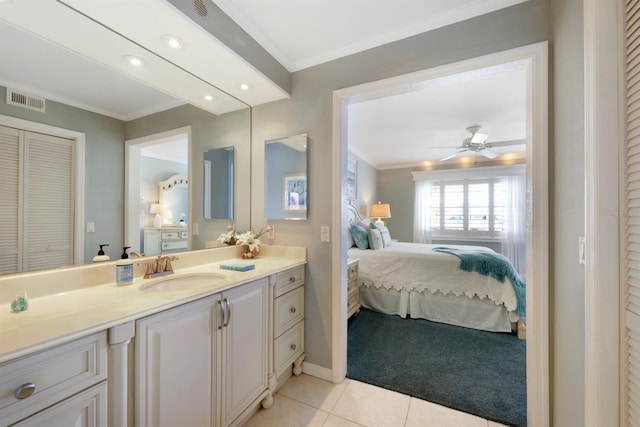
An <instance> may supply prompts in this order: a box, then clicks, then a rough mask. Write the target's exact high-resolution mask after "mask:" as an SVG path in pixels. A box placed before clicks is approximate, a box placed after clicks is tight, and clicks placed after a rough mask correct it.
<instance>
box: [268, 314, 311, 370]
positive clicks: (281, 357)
mask: <svg viewBox="0 0 640 427" xmlns="http://www.w3.org/2000/svg"><path fill="white" fill-rule="evenodd" d="M274 348H275V367H276V375H280V373H281V372H283V371H284V370H285V369H286V368H287V367H289V366H291V364H292V363H293V362H294V361H295V360H296V359H297V358H298V357H299V356H300V355H301V354H302V353H304V322H299V323H298V324H296V325H295V326H294V327H293V328H291V329H289V330H288V331H287V332H285V333H284V334H282V335H280V337H278V338H277V339H276V341H275V345H274Z"/></svg>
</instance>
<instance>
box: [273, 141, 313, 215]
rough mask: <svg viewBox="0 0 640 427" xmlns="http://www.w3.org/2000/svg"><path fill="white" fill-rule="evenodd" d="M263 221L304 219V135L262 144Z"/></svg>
mask: <svg viewBox="0 0 640 427" xmlns="http://www.w3.org/2000/svg"><path fill="white" fill-rule="evenodd" d="M264 161H265V164H264V169H265V181H264V182H265V188H264V199H265V202H264V203H265V207H264V212H265V218H266V219H306V218H307V206H308V203H309V200H308V195H307V135H306V134H300V135H294V136H289V137H286V138H278V139H272V140H269V141H266V142H265V147H264Z"/></svg>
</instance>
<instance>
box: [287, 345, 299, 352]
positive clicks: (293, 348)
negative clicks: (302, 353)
mask: <svg viewBox="0 0 640 427" xmlns="http://www.w3.org/2000/svg"><path fill="white" fill-rule="evenodd" d="M289 348H290V349H291V350H292V351H295V350H296V348H298V347H297V346H296V345H295V344H291V346H289Z"/></svg>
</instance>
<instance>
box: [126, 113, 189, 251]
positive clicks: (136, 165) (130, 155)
mask: <svg viewBox="0 0 640 427" xmlns="http://www.w3.org/2000/svg"><path fill="white" fill-rule="evenodd" d="M179 135H186V136H187V147H188V148H187V149H188V151H189V153H188V159H189V165H188V172H187V176H188V180H189V183H191V182H193V181H192V178H193V176H192V175H193V168H192V159H191V153H192V148H191V126H190V125H189V126H183V127H180V128H176V129H171V130H168V131H165V132H160V133H154V134H153V135H147V136H142V137H139V138H134V139H129V140H126V141H125V160H124V161H125V173H124V187H125V197H124V241H125V243H127V244H128V245H129V246H131V250H133V251H140V230H141V227H140V225H141V224H140V150H141V149H142V148H144V147H149V146H152V145H155V144H160V143H163V142H165V141H167V140H170V139H173V138H175V137H176V136H179ZM188 190H189V191H188V195H189V196H188V197H189V202H188V206H189V213H188V215H187V218H188V222H187V224H188V236H189V238H188V241H187V247H188V248H191V247H192V239H193V237H192V233H191V224H192V221H191V220H192V215H193V209H192V206H193V202H192V201H193V186H192V185H191V184H190V185H189V186H188Z"/></svg>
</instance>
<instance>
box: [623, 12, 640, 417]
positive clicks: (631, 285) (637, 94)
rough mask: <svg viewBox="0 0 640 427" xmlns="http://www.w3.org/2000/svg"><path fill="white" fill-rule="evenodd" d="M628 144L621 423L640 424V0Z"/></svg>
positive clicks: (629, 59) (632, 19)
mask: <svg viewBox="0 0 640 427" xmlns="http://www.w3.org/2000/svg"><path fill="white" fill-rule="evenodd" d="M624 24H625V26H624V28H625V38H626V43H625V49H626V52H625V62H626V63H625V67H626V82H625V83H626V88H625V89H626V107H627V108H626V113H625V114H626V117H625V118H626V139H627V140H626V147H625V153H624V155H625V193H624V199H625V204H626V206H625V212H626V213H627V214H626V215H624V216H623V217H622V218H623V219H624V249H623V254H624V262H625V265H624V267H625V268H624V276H623V280H624V293H623V298H624V306H623V308H624V330H623V333H622V339H623V343H622V344H623V346H622V352H621V356H622V369H623V372H622V391H623V393H622V395H623V399H622V405H623V408H622V418H623V419H622V423H621V425H625V426H627V425H628V426H640V1H639V0H630V1H628V2H627V4H626V5H625V23H624Z"/></svg>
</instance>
